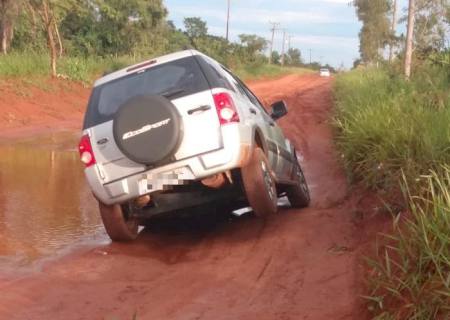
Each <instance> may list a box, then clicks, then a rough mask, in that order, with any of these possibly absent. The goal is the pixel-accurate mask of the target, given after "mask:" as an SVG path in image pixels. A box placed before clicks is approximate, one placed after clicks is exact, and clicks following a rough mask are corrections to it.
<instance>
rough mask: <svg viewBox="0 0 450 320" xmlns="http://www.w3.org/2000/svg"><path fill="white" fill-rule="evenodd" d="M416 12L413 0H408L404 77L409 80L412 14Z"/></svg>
mask: <svg viewBox="0 0 450 320" xmlns="http://www.w3.org/2000/svg"><path fill="white" fill-rule="evenodd" d="M415 13H416V3H415V0H409V9H408V32H407V34H406V52H405V77H406V79H408V80H409V78H410V77H411V61H412V51H413V39H414V15H415Z"/></svg>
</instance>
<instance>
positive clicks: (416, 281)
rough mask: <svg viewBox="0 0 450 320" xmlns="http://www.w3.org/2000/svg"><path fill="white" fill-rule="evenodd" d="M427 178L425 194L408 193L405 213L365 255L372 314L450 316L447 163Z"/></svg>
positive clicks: (449, 182)
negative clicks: (372, 253) (368, 255)
mask: <svg viewBox="0 0 450 320" xmlns="http://www.w3.org/2000/svg"><path fill="white" fill-rule="evenodd" d="M426 181H427V185H428V188H427V191H428V197H426V198H418V197H413V196H411V195H408V200H409V203H410V209H409V211H410V215H409V216H407V217H403V216H401V215H399V216H398V217H397V219H396V220H395V221H394V231H395V234H394V235H388V236H386V237H387V242H388V244H387V245H384V246H382V247H380V248H378V250H377V259H373V260H370V261H369V266H370V267H371V274H370V278H369V281H370V285H371V292H370V296H368V297H366V298H367V299H368V300H369V301H371V303H370V308H371V309H372V310H373V311H374V312H375V314H376V317H375V319H386V320H387V319H412V320H419V319H424V320H425V319H448V318H449V317H450V232H449V230H450V167H444V168H443V173H442V172H441V173H440V174H436V173H432V174H431V175H429V176H427V177H426ZM402 218H405V219H404V221H402V223H401V224H400V223H399V222H400V221H401V219H402ZM385 242H386V241H385Z"/></svg>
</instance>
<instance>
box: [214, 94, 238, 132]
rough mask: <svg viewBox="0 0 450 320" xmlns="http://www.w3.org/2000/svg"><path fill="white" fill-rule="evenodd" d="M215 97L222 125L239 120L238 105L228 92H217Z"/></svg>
mask: <svg viewBox="0 0 450 320" xmlns="http://www.w3.org/2000/svg"><path fill="white" fill-rule="evenodd" d="M213 97H214V103H215V105H216V110H217V115H218V116H219V121H220V124H221V125H223V124H228V123H232V122H239V114H238V113H237V110H236V106H235V105H234V102H233V99H232V98H231V96H230V95H229V94H228V93H226V92H221V93H216V94H215V95H213Z"/></svg>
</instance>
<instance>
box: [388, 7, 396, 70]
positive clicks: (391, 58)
mask: <svg viewBox="0 0 450 320" xmlns="http://www.w3.org/2000/svg"><path fill="white" fill-rule="evenodd" d="M393 6H394V7H393V8H392V9H393V11H392V25H391V36H392V37H394V36H395V31H396V29H397V0H394V2H393ZM393 40H394V39H391V43H390V44H389V63H392V60H394V43H393Z"/></svg>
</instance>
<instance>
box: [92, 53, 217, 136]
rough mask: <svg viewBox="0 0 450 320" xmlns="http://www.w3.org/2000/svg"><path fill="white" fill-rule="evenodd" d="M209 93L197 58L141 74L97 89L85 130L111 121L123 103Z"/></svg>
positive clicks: (95, 89)
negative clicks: (146, 97)
mask: <svg viewBox="0 0 450 320" xmlns="http://www.w3.org/2000/svg"><path fill="white" fill-rule="evenodd" d="M208 89H209V85H208V83H207V81H206V79H205V77H204V75H203V73H202V72H201V70H200V68H199V65H198V63H197V62H196V60H195V58H194V57H187V58H183V59H179V60H175V61H171V62H168V63H165V64H162V65H158V66H155V67H151V68H148V69H145V70H144V71H140V72H139V71H138V72H136V73H133V74H131V75H129V76H126V77H123V78H120V79H117V80H114V81H111V82H108V83H105V84H103V85H101V86H98V87H96V88H94V90H93V92H92V96H91V99H90V101H89V106H88V111H87V114H86V117H85V121H84V128H89V127H92V126H95V125H97V124H99V123H102V122H106V121H109V120H111V119H112V118H113V116H114V114H115V113H116V112H117V110H118V109H119V107H120V106H121V105H122V104H123V103H125V102H126V101H127V100H128V99H130V98H132V97H135V96H138V95H165V96H167V98H170V99H174V98H181V97H183V96H186V95H190V94H194V93H197V92H200V91H204V90H208Z"/></svg>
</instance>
